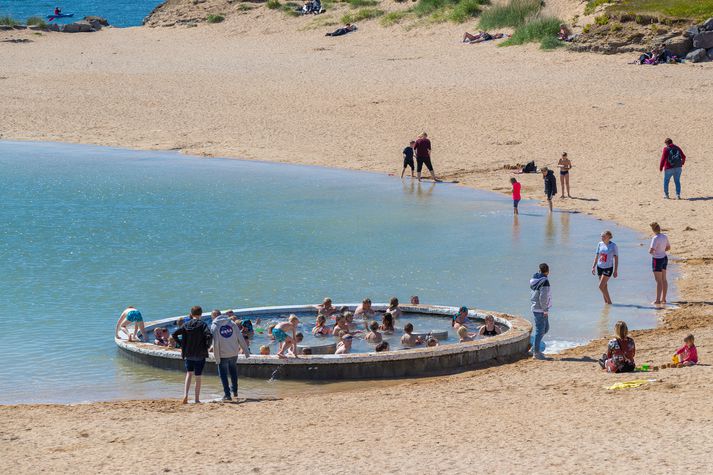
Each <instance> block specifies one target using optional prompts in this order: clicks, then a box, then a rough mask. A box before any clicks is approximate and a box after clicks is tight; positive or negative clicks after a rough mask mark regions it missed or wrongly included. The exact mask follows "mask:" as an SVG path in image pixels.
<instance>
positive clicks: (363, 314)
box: [354, 299, 376, 319]
mask: <svg viewBox="0 0 713 475" xmlns="http://www.w3.org/2000/svg"><path fill="white" fill-rule="evenodd" d="M354 316H355V317H357V318H365V319H366V318H374V316H376V312H375V311H374V310H373V309H372V308H371V299H364V300H362V301H361V305H359V306H358V307H357V308H356V310H354Z"/></svg>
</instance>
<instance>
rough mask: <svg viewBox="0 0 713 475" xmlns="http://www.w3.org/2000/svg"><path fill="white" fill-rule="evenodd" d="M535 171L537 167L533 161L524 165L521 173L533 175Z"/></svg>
mask: <svg viewBox="0 0 713 475" xmlns="http://www.w3.org/2000/svg"><path fill="white" fill-rule="evenodd" d="M536 171H537V167H536V166H535V161H534V160H533V161H531V162H528V163H527V165H525V166H524V167H523V168H522V173H535V172H536Z"/></svg>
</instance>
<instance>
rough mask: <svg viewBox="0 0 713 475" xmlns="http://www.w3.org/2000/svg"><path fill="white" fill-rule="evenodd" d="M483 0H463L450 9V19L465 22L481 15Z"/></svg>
mask: <svg viewBox="0 0 713 475" xmlns="http://www.w3.org/2000/svg"><path fill="white" fill-rule="evenodd" d="M483 3H484V2H483V1H482V0H461V1H460V2H458V4H457V5H456V6H454V7H453V10H451V11H450V13H449V15H448V19H449V20H450V21H452V22H454V23H465V22H466V21H468V20H470V19H471V18H473V17H477V16H478V15H480V6H481V5H482V4H483Z"/></svg>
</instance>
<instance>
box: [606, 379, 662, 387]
mask: <svg viewBox="0 0 713 475" xmlns="http://www.w3.org/2000/svg"><path fill="white" fill-rule="evenodd" d="M650 381H656V380H655V379H635V380H633V381H623V382H621V383H616V384H613V385H611V386H609V387H608V388H607V389H610V390H617V389H629V388H638V387H639V386H643V385H644V384H647V383H649V382H650Z"/></svg>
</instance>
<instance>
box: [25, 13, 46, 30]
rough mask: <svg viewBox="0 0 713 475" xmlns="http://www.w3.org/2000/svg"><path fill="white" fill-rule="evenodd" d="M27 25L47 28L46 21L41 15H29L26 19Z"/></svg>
mask: <svg viewBox="0 0 713 475" xmlns="http://www.w3.org/2000/svg"><path fill="white" fill-rule="evenodd" d="M27 26H39V27H40V28H47V23H46V22H45V20H44V19H42V18H41V17H38V16H31V17H30V18H28V19H27Z"/></svg>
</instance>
